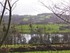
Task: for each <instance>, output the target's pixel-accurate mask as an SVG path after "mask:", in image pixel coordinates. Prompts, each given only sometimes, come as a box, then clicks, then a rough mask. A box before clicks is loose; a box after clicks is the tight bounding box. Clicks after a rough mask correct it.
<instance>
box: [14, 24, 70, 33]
mask: <svg viewBox="0 0 70 53" xmlns="http://www.w3.org/2000/svg"><path fill="white" fill-rule="evenodd" d="M60 26H66V24H47V25H45V24H33V25H32V29H33V30H34V31H35V32H36V29H37V27H38V28H43V30H42V33H44V31H45V32H46V33H66V32H70V29H65V30H59V28H60ZM15 28H16V29H17V30H18V31H19V32H22V33H30V32H31V30H30V26H29V25H18V26H16V27H15ZM44 28H45V30H44Z"/></svg>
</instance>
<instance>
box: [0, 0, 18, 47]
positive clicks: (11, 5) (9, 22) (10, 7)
mask: <svg viewBox="0 0 70 53" xmlns="http://www.w3.org/2000/svg"><path fill="white" fill-rule="evenodd" d="M17 1H18V0H16V1H15V2H14V3H13V4H11V2H10V0H5V3H4V6H3V4H2V3H1V2H0V4H1V5H2V6H3V11H2V15H1V19H0V24H1V22H2V19H3V16H4V13H5V10H6V9H7V10H8V11H9V20H8V26H7V30H6V32H5V34H4V37H3V38H2V41H1V42H0V47H1V46H2V44H3V43H4V41H5V39H6V37H7V35H8V32H9V29H10V24H11V17H12V8H13V6H14V4H15V3H16V2H17ZM7 4H8V6H9V8H6V5H7Z"/></svg>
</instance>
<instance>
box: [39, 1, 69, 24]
mask: <svg viewBox="0 0 70 53" xmlns="http://www.w3.org/2000/svg"><path fill="white" fill-rule="evenodd" d="M40 3H41V4H43V6H45V7H46V8H48V9H49V10H50V11H52V12H53V13H54V14H55V15H56V16H57V17H58V18H60V19H62V20H63V21H65V22H66V23H69V24H70V22H69V21H67V20H65V19H63V18H62V17H61V16H59V15H58V14H56V13H55V12H54V11H53V10H52V8H51V9H50V8H49V7H48V6H46V5H45V4H44V3H43V2H40Z"/></svg>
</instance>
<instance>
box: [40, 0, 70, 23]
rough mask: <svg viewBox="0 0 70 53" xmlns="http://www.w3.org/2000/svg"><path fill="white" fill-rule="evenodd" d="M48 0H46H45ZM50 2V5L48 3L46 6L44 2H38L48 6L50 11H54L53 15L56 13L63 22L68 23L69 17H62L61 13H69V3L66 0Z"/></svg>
mask: <svg viewBox="0 0 70 53" xmlns="http://www.w3.org/2000/svg"><path fill="white" fill-rule="evenodd" d="M47 2H48V1H47ZM50 2H52V5H49V4H48V6H47V5H46V4H45V3H44V2H41V1H40V3H41V4H42V5H43V6H44V7H46V8H48V9H49V10H50V11H52V12H53V13H54V15H56V16H57V17H58V18H60V19H62V20H63V21H64V22H66V23H69V24H70V21H69V19H67V17H66V18H63V15H70V13H69V12H70V5H69V3H68V2H66V1H61V2H60V3H57V4H56V3H54V2H53V1H52V0H50Z"/></svg>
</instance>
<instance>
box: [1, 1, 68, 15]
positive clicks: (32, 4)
mask: <svg viewBox="0 0 70 53" xmlns="http://www.w3.org/2000/svg"><path fill="white" fill-rule="evenodd" d="M0 1H2V2H3V0H0ZM13 1H15V0H13ZM40 1H42V2H44V3H45V4H46V5H48V4H50V3H51V2H50V0H40ZM47 1H48V2H47ZM52 1H53V2H54V3H59V2H60V1H61V0H52ZM66 1H67V0H66ZM15 6H16V7H15V9H14V10H13V14H19V15H36V14H40V13H51V11H50V10H48V9H47V8H45V7H44V6H42V4H41V3H40V2H39V0H19V1H18V2H17V4H16V5H15Z"/></svg>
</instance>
